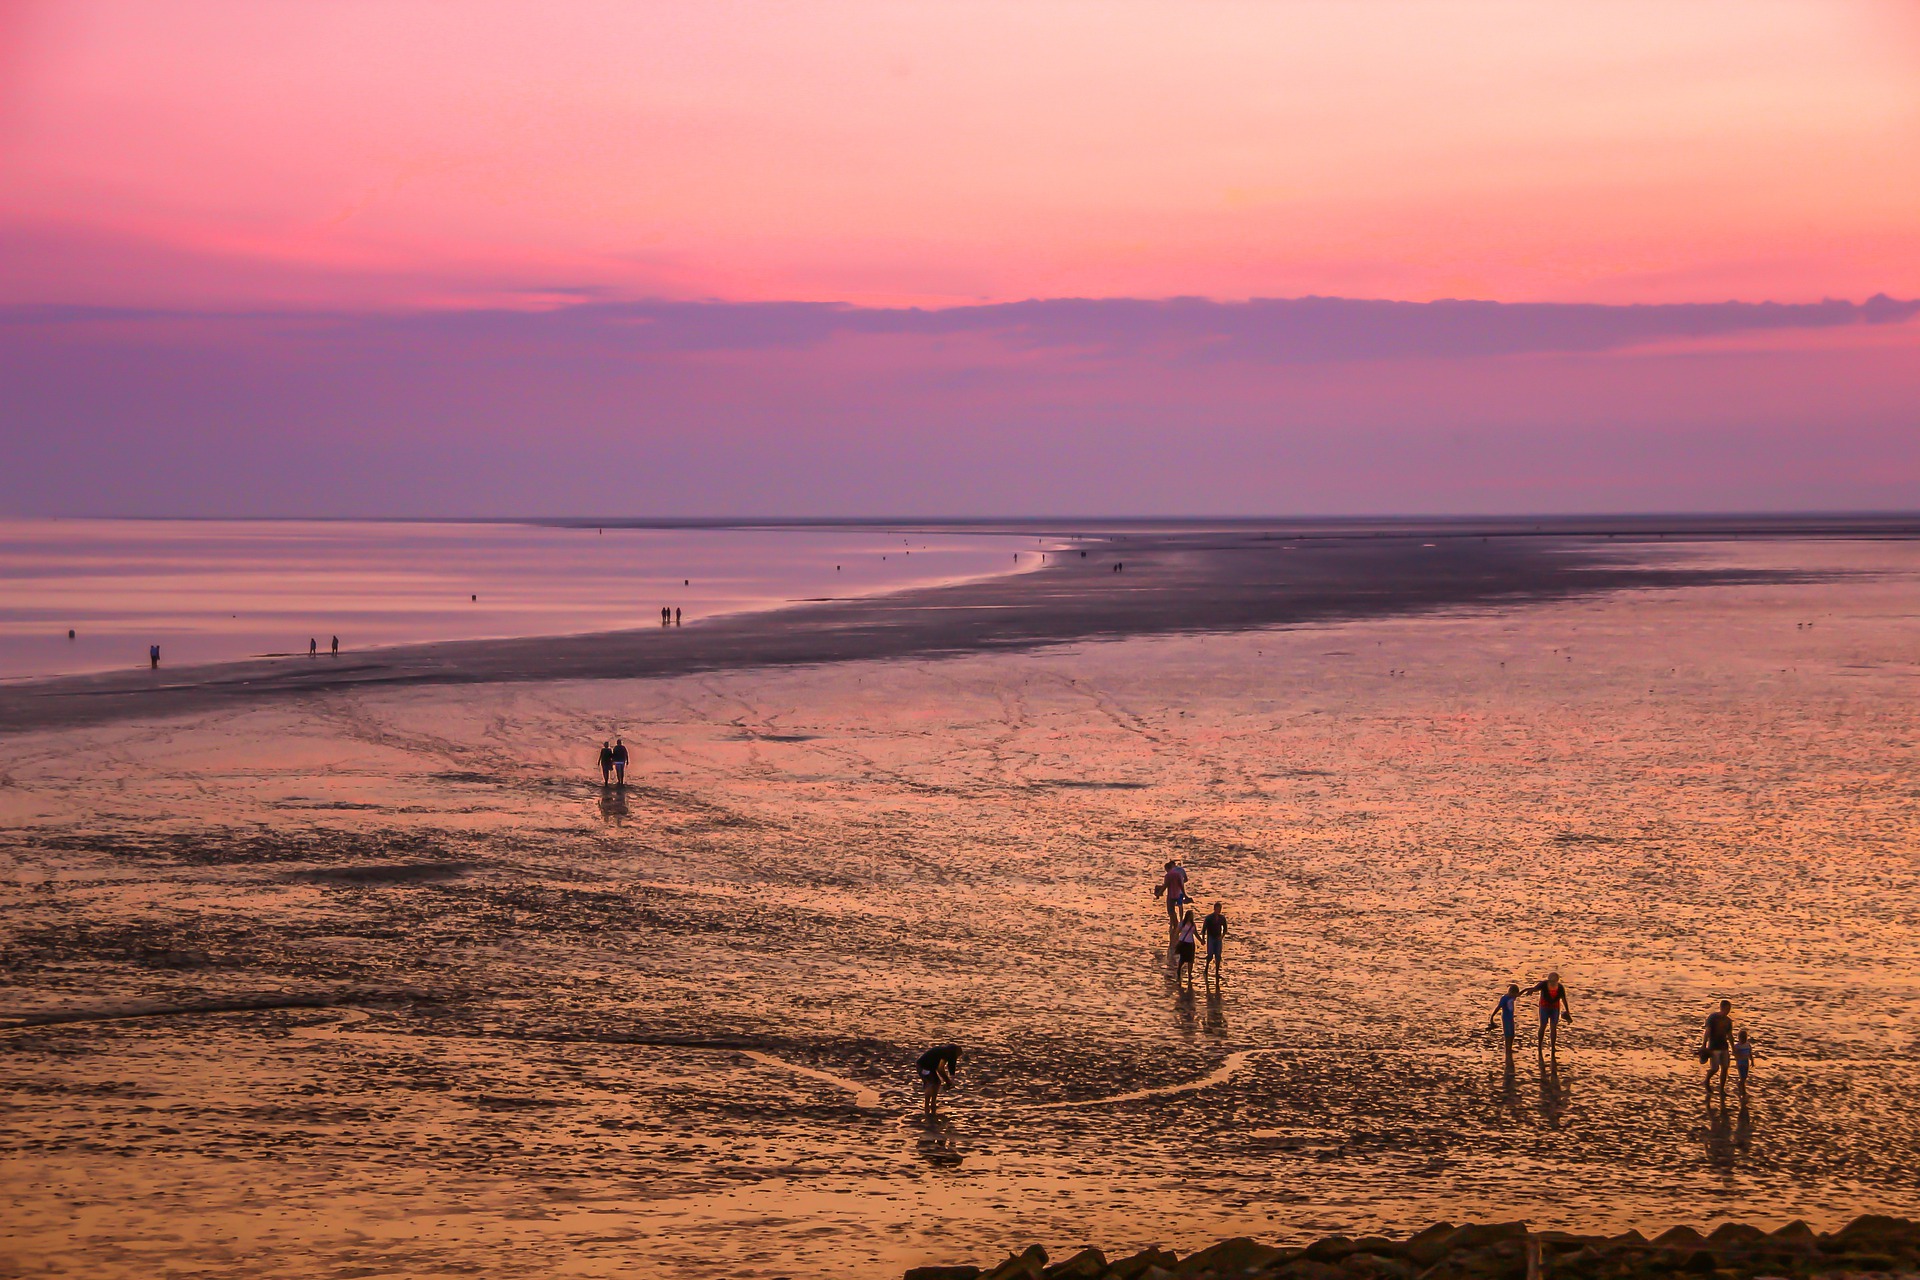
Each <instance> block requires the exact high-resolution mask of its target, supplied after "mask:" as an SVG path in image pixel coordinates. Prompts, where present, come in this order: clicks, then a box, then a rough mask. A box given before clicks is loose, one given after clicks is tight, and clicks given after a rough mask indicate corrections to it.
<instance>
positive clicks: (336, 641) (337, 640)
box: [333, 636, 340, 658]
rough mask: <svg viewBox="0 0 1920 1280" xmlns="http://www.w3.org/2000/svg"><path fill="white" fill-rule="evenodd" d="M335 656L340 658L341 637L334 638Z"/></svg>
mask: <svg viewBox="0 0 1920 1280" xmlns="http://www.w3.org/2000/svg"><path fill="white" fill-rule="evenodd" d="M333 656H334V657H336V658H337V657H339V656H340V637H339V636H335V637H334V638H333Z"/></svg>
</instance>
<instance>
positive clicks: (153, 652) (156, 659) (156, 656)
mask: <svg viewBox="0 0 1920 1280" xmlns="http://www.w3.org/2000/svg"><path fill="white" fill-rule="evenodd" d="M147 661H148V662H151V663H152V664H153V669H154V670H155V671H158V670H159V669H160V646H159V645H157V644H150V645H148V646H147Z"/></svg>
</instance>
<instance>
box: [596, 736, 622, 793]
mask: <svg viewBox="0 0 1920 1280" xmlns="http://www.w3.org/2000/svg"><path fill="white" fill-rule="evenodd" d="M600 785H601V786H603V787H607V786H617V787H624V786H626V785H627V744H626V743H625V742H622V741H621V740H620V739H619V738H615V739H614V740H613V741H612V742H602V743H601V744H600Z"/></svg>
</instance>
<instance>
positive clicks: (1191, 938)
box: [1173, 902, 1227, 986]
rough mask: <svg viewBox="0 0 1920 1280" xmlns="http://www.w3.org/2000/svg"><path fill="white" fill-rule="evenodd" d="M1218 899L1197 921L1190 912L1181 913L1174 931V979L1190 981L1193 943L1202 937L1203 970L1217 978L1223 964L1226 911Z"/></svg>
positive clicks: (1225, 939) (1191, 977)
mask: <svg viewBox="0 0 1920 1280" xmlns="http://www.w3.org/2000/svg"><path fill="white" fill-rule="evenodd" d="M1222 905H1223V904H1221V903H1218V902H1216V903H1214V904H1213V911H1212V913H1211V914H1209V915H1208V916H1207V917H1206V919H1204V920H1201V921H1198V922H1196V921H1195V920H1194V918H1193V912H1191V911H1188V912H1187V913H1186V914H1185V915H1184V916H1182V917H1181V920H1180V923H1179V925H1178V926H1177V927H1176V928H1175V931H1174V941H1173V945H1174V954H1175V956H1176V957H1177V960H1176V964H1175V968H1174V980H1175V981H1179V982H1185V983H1186V985H1188V986H1192V985H1193V952H1194V946H1195V944H1196V943H1197V942H1198V941H1199V940H1200V939H1201V938H1205V939H1206V942H1207V959H1206V963H1205V965H1204V966H1203V967H1202V974H1203V975H1205V976H1210V977H1212V978H1216V979H1217V978H1219V977H1220V976H1221V974H1222V973H1223V972H1224V971H1225V967H1226V946H1227V913H1226V912H1225V911H1224V910H1223V909H1222Z"/></svg>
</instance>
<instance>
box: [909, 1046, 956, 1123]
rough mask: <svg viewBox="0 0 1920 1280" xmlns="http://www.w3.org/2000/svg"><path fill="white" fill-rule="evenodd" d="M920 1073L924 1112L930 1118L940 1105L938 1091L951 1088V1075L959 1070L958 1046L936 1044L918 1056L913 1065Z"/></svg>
mask: <svg viewBox="0 0 1920 1280" xmlns="http://www.w3.org/2000/svg"><path fill="white" fill-rule="evenodd" d="M913 1066H914V1070H915V1071H918V1072H919V1073H920V1089H921V1091H922V1093H924V1094H925V1102H926V1105H925V1108H924V1110H925V1112H926V1114H927V1115H928V1116H932V1115H933V1113H934V1111H935V1109H936V1108H937V1107H938V1106H939V1104H940V1091H941V1090H942V1089H951V1088H953V1073H954V1072H956V1071H958V1070H959V1069H960V1046H959V1045H957V1044H937V1045H935V1046H934V1047H933V1048H931V1049H929V1050H927V1051H926V1052H925V1053H923V1054H921V1055H920V1060H919V1061H918V1062H916V1063H914V1064H913Z"/></svg>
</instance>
